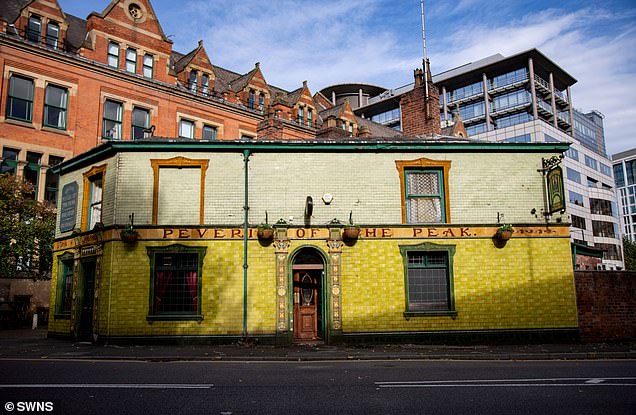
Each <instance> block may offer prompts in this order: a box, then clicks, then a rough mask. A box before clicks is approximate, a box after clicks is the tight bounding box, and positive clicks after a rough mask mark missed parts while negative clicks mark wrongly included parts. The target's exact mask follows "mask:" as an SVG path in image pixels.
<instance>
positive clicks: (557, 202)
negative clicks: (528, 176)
mask: <svg viewBox="0 0 636 415" xmlns="http://www.w3.org/2000/svg"><path fill="white" fill-rule="evenodd" d="M546 181H547V186H548V202H549V203H548V204H549V208H550V211H549V213H554V212H559V211H561V210H563V209H565V190H564V188H563V170H562V169H561V167H558V166H557V167H554V168H552V169H550V170H549V171H548V174H547V175H546Z"/></svg>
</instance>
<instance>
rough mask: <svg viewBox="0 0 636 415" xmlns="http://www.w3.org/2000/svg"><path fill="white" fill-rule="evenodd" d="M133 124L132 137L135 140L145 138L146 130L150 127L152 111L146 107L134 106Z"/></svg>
mask: <svg viewBox="0 0 636 415" xmlns="http://www.w3.org/2000/svg"><path fill="white" fill-rule="evenodd" d="M131 125H132V127H131V132H130V135H131V138H132V139H133V140H143V139H144V138H145V131H146V130H147V129H148V128H150V111H149V110H147V109H145V108H140V107H134V108H133V110H132V121H131Z"/></svg>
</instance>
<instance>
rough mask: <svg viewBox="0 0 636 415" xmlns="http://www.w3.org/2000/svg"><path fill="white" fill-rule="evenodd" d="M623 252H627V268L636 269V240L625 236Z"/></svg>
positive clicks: (629, 269)
mask: <svg viewBox="0 0 636 415" xmlns="http://www.w3.org/2000/svg"><path fill="white" fill-rule="evenodd" d="M623 253H624V254H625V269H627V270H628V271H636V242H632V241H630V240H629V239H628V238H626V237H623Z"/></svg>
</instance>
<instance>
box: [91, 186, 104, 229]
mask: <svg viewBox="0 0 636 415" xmlns="http://www.w3.org/2000/svg"><path fill="white" fill-rule="evenodd" d="M103 186H104V184H103V180H102V175H101V174H99V175H97V176H95V177H93V178H91V179H90V192H89V204H88V230H91V229H93V228H94V227H95V224H97V223H100V222H101V221H102V196H103V194H104V189H103Z"/></svg>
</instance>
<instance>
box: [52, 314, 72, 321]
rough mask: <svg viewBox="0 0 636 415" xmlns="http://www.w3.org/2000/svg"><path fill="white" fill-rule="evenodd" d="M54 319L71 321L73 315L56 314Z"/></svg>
mask: <svg viewBox="0 0 636 415" xmlns="http://www.w3.org/2000/svg"><path fill="white" fill-rule="evenodd" d="M54 318H55V319H56V320H70V319H71V313H68V314H60V313H55V314H54Z"/></svg>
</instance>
